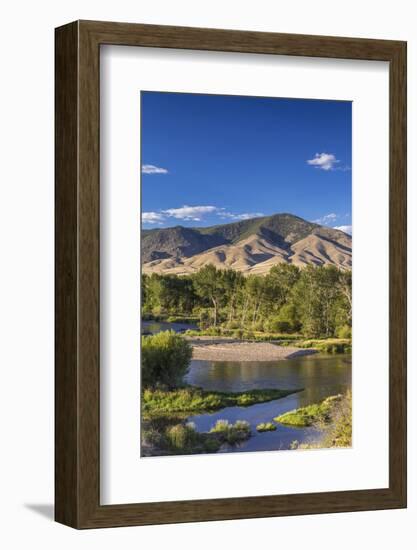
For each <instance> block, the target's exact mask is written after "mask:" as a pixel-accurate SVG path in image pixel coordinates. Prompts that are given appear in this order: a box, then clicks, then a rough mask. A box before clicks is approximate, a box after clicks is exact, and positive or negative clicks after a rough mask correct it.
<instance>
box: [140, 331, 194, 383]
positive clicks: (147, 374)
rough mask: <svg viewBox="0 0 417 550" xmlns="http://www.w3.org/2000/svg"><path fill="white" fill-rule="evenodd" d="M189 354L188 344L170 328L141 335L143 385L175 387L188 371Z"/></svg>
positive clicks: (190, 354)
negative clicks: (169, 329) (153, 333)
mask: <svg viewBox="0 0 417 550" xmlns="http://www.w3.org/2000/svg"><path fill="white" fill-rule="evenodd" d="M191 356H192V348H191V346H190V344H189V343H188V342H187V341H186V340H184V338H182V337H181V336H179V335H178V334H176V333H175V332H174V331H172V330H171V331H165V332H159V333H158V334H155V335H153V336H142V384H143V387H144V388H154V387H157V386H165V387H168V388H170V389H171V388H175V387H177V386H178V385H180V384H181V383H182V381H183V377H184V376H185V375H186V373H187V371H188V367H189V364H190V361H191Z"/></svg>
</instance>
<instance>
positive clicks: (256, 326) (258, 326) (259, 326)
mask: <svg viewBox="0 0 417 550" xmlns="http://www.w3.org/2000/svg"><path fill="white" fill-rule="evenodd" d="M252 330H254V331H255V332H263V330H264V323H263V321H256V323H252Z"/></svg>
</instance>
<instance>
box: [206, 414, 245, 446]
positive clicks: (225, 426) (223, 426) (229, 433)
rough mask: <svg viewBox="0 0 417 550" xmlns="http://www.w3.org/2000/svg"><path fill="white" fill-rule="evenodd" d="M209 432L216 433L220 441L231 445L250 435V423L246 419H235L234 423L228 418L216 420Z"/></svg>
mask: <svg viewBox="0 0 417 550" xmlns="http://www.w3.org/2000/svg"><path fill="white" fill-rule="evenodd" d="M210 433H211V434H217V435H218V436H219V437H220V439H221V441H223V442H226V443H229V444H230V445H233V444H234V443H238V442H239V441H244V440H245V439H248V437H250V424H249V422H246V420H236V422H235V423H234V424H230V423H229V421H228V420H218V421H217V422H216V424H215V425H214V426H213V428H211V430H210Z"/></svg>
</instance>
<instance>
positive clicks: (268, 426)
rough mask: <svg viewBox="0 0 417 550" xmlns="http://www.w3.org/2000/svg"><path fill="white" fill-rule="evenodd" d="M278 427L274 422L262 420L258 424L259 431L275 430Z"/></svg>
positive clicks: (257, 429)
mask: <svg viewBox="0 0 417 550" xmlns="http://www.w3.org/2000/svg"><path fill="white" fill-rule="evenodd" d="M276 429H277V427H276V425H275V424H273V423H272V422H262V423H261V424H258V425H257V426H256V431H258V432H274V431H275V430H276Z"/></svg>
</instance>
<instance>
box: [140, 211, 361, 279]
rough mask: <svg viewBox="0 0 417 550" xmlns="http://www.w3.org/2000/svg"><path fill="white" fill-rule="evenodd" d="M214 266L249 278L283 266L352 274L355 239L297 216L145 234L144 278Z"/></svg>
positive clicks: (143, 251) (179, 273)
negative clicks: (334, 269)
mask: <svg viewBox="0 0 417 550" xmlns="http://www.w3.org/2000/svg"><path fill="white" fill-rule="evenodd" d="M209 263H211V264H213V265H215V266H216V267H217V268H220V269H227V268H232V269H235V270H237V271H241V272H242V273H245V274H250V273H254V274H255V273H256V274H265V273H268V271H269V270H270V268H271V267H272V266H274V265H276V264H279V263H289V264H295V265H298V266H300V267H303V266H306V265H335V266H337V267H339V268H341V269H351V267H352V238H351V236H350V235H347V234H346V233H344V232H343V231H339V230H338V229H333V228H330V227H324V226H321V225H318V224H316V223H312V222H308V221H306V220H303V219H302V218H299V217H297V216H294V215H292V214H274V215H272V216H266V217H260V218H252V219H249V220H243V221H239V222H235V223H228V224H224V225H216V226H212V227H201V228H190V227H182V226H176V227H169V228H164V229H151V230H143V231H142V271H143V273H147V274H151V273H164V274H176V275H185V274H187V273H193V272H195V271H198V270H199V269H200V268H201V267H203V266H204V265H207V264H209Z"/></svg>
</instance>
